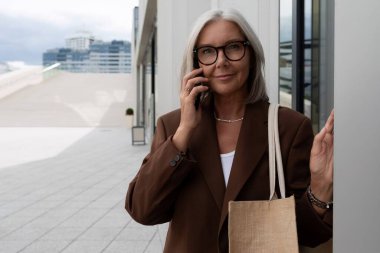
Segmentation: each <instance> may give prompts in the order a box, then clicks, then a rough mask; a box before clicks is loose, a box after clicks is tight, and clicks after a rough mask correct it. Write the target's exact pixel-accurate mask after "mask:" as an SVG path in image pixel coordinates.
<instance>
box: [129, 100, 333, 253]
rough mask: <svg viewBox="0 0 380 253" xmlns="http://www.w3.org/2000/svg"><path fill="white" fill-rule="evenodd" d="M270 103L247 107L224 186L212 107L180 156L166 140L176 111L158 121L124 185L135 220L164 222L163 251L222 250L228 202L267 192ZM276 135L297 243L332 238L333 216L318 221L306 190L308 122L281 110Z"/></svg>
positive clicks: (310, 243) (224, 249)
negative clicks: (133, 174) (149, 144)
mask: <svg viewBox="0 0 380 253" xmlns="http://www.w3.org/2000/svg"><path fill="white" fill-rule="evenodd" d="M268 106H269V104H268V103H267V102H262V101H260V102H256V103H254V104H249V105H247V107H246V111H245V116H244V120H243V122H242V126H241V129H240V135H239V139H238V142H237V146H236V150H235V157H234V161H233V165H232V170H231V174H230V178H229V181H228V185H227V188H226V186H225V182H224V177H223V172H222V165H221V161H220V152H219V150H218V143H217V136H216V130H215V129H216V128H215V120H214V117H213V109H212V108H206V109H204V110H203V112H202V113H203V115H202V120H201V123H200V125H199V126H198V127H197V128H196V129H195V130H194V133H193V135H192V138H191V141H190V144H189V148H188V152H187V155H186V156H182V155H181V154H180V152H179V151H178V150H177V149H176V148H175V146H174V145H173V143H172V136H173V134H174V133H175V131H176V129H177V127H178V125H179V121H180V111H179V110H176V111H173V112H170V113H168V114H166V115H164V116H162V117H160V118H159V119H158V122H157V130H156V134H155V136H154V139H153V143H152V147H151V152H150V153H149V154H148V155H147V156H146V157H145V159H144V161H143V164H142V166H141V168H140V170H139V172H138V174H137V175H136V177H135V178H134V179H133V180H132V182H131V183H130V185H129V189H128V193H127V198H126V205H125V206H126V209H127V211H128V212H129V214H130V215H131V216H132V217H133V219H135V220H136V221H137V222H139V223H141V224H145V225H154V224H160V223H164V222H170V226H169V230H168V234H167V239H166V243H165V249H164V252H170V253H171V252H174V253H177V252H179V253H186V252H189V253H190V252H191V253H198V252H207V253H217V252H223V253H227V252H228V219H227V216H228V202H229V201H230V200H267V199H268V198H269V172H268V133H267V131H268V130H267V121H268V119H267V117H268V116H267V113H268ZM279 133H280V142H281V148H282V160H283V164H284V173H285V181H286V182H285V183H286V191H287V196H290V195H293V194H294V195H295V197H296V217H297V231H298V237H299V241H300V243H301V244H303V245H306V246H316V245H318V244H319V243H322V242H324V241H326V240H328V239H329V238H330V237H331V236H332V228H331V224H332V219H331V217H332V215H331V212H329V213H327V215H325V217H324V218H323V219H321V218H320V217H319V216H318V215H317V214H316V213H315V212H314V209H313V208H312V206H311V205H310V203H309V201H308V200H307V197H306V195H305V191H306V188H307V186H308V184H309V181H310V171H309V156H310V149H311V145H312V141H313V131H312V128H311V124H310V120H309V119H307V118H306V117H305V116H304V115H302V114H300V113H297V112H295V111H293V110H290V109H287V108H281V109H280V111H279ZM277 190H278V189H277ZM277 194H278V195H279V192H277Z"/></svg>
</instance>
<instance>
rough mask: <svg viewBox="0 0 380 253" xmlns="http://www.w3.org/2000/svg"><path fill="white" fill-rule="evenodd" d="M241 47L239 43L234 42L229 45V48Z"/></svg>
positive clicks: (236, 48)
mask: <svg viewBox="0 0 380 253" xmlns="http://www.w3.org/2000/svg"><path fill="white" fill-rule="evenodd" d="M238 49H240V45H239V43H232V44H229V45H228V46H227V50H238Z"/></svg>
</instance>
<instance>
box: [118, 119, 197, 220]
mask: <svg viewBox="0 0 380 253" xmlns="http://www.w3.org/2000/svg"><path fill="white" fill-rule="evenodd" d="M172 137H173V136H172V135H169V136H168V133H167V132H166V128H165V124H164V120H163V119H162V118H159V119H158V121H157V128H156V133H155V135H154V138H153V142H152V146H151V150H150V153H149V154H148V155H147V156H146V157H145V158H144V160H143V162H142V165H141V167H140V170H139V171H138V173H137V175H136V176H135V178H134V179H133V180H132V181H131V183H130V184H129V188H128V192H127V196H126V202H125V208H126V210H127V211H128V213H129V214H130V215H131V217H132V218H133V219H134V220H136V221H137V222H139V223H141V224H144V225H155V224H160V223H164V222H168V221H170V220H171V218H172V215H173V210H174V205H175V202H176V199H177V196H178V192H179V191H178V188H179V187H180V185H181V182H182V181H183V180H184V179H185V178H186V176H187V175H188V173H189V172H190V170H191V169H192V165H193V164H194V163H195V161H194V160H191V159H189V158H187V156H184V155H182V154H181V153H180V152H179V150H178V149H177V148H176V147H175V146H174V144H173V143H172Z"/></svg>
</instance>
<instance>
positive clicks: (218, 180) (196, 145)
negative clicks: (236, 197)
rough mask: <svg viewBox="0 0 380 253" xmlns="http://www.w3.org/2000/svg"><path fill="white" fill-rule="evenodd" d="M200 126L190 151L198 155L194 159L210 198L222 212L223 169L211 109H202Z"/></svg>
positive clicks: (193, 138) (224, 187) (195, 133)
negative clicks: (210, 195) (192, 150)
mask: <svg viewBox="0 0 380 253" xmlns="http://www.w3.org/2000/svg"><path fill="white" fill-rule="evenodd" d="M203 110H204V111H203V113H202V120H201V122H200V125H199V126H198V127H197V129H196V130H195V132H194V135H193V137H192V141H191V143H190V145H191V149H194V150H196V152H194V153H195V154H199V155H198V156H197V157H195V159H196V160H197V161H198V163H199V168H200V169H201V173H202V174H203V176H204V178H205V181H206V183H207V185H208V187H209V189H210V192H211V194H212V196H213V197H214V200H215V202H216V205H217V206H218V208H219V211H221V210H222V205H223V199H224V194H225V191H226V185H225V182H224V176H223V169H222V164H221V161H220V152H219V146H218V140H217V136H216V126H215V121H214V119H213V110H212V108H210V109H208V108H204V109H203Z"/></svg>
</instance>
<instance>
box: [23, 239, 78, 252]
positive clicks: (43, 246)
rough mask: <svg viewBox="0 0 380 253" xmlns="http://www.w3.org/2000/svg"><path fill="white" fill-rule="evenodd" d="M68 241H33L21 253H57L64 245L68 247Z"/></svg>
mask: <svg viewBox="0 0 380 253" xmlns="http://www.w3.org/2000/svg"><path fill="white" fill-rule="evenodd" d="M69 243H70V241H64V240H60V241H57V240H54V241H39V240H38V241H35V242H33V243H32V244H30V245H28V246H27V247H26V248H23V250H22V251H21V252H22V253H45V252H46V253H53V252H59V251H60V250H61V249H63V248H64V247H65V246H66V245H68V244H69Z"/></svg>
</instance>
